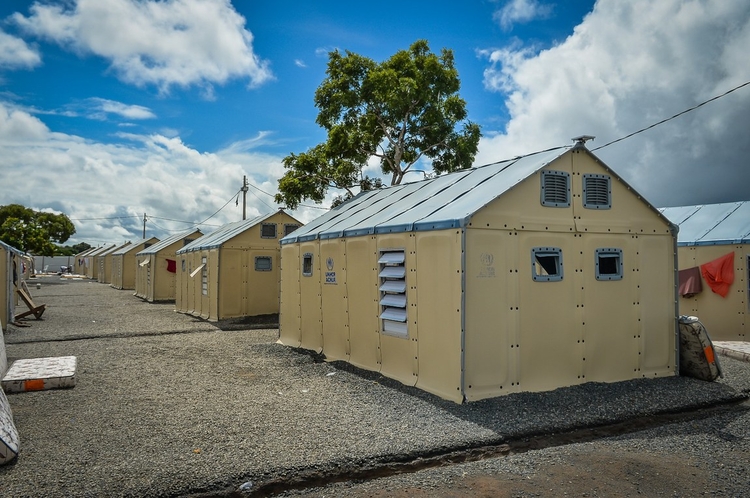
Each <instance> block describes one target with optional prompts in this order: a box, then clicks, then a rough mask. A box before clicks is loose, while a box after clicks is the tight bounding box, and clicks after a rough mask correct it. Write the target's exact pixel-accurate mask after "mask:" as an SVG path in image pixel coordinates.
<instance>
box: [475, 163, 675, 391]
mask: <svg viewBox="0 0 750 498" xmlns="http://www.w3.org/2000/svg"><path fill="white" fill-rule="evenodd" d="M544 169H545V170H556V171H565V172H568V173H569V174H570V179H571V193H572V202H571V206H570V207H562V208H557V207H546V206H543V205H542V204H541V202H540V201H539V199H540V186H541V179H540V176H541V174H540V173H537V174H536V175H533V176H531V177H529V178H528V179H526V180H525V181H523V182H522V183H521V184H519V185H518V186H516V187H514V188H513V189H511V190H510V191H509V192H506V193H505V194H504V195H503V196H501V197H500V198H498V199H496V200H495V201H493V202H491V203H490V204H489V205H488V206H486V207H485V208H483V209H482V210H480V211H479V212H478V213H476V214H475V215H474V216H473V217H472V218H471V221H470V223H469V229H468V230H467V238H466V300H465V302H466V318H465V320H466V335H465V351H466V355H465V379H464V386H465V390H466V398H467V399H468V400H475V399H482V398H486V397H490V396H497V395H501V394H505V393H508V392H515V391H539V390H547V389H553V388H556V387H560V386H565V385H573V384H578V383H582V382H587V381H602V382H612V381H617V380H625V379H629V378H635V377H641V376H654V375H674V374H675V372H676V369H675V337H676V336H675V334H676V316H675V302H674V285H675V277H674V268H675V263H674V250H673V243H674V239H673V236H672V234H671V231H670V226H669V224H668V222H667V221H666V220H665V219H663V218H662V217H660V216H659V215H658V214H657V213H656V212H655V211H654V210H652V209H651V208H649V207H648V206H647V204H645V203H644V202H643V201H642V200H641V199H640V198H638V197H637V195H635V194H634V193H633V192H632V191H631V190H630V189H629V188H628V187H627V185H626V184H624V183H622V182H621V181H619V180H617V178H616V177H615V176H614V175H611V187H612V193H611V201H612V204H611V209H601V210H596V209H585V208H584V207H583V202H582V200H583V196H582V193H583V192H582V183H583V182H582V179H583V175H584V174H587V173H596V174H610V173H611V172H609V171H608V169H607V168H606V167H605V166H604V165H603V164H601V163H599V162H598V161H596V160H594V159H593V158H592V156H590V155H589V154H588V153H585V152H583V151H581V152H578V151H572V153H571V154H568V155H565V156H562V157H560V158H558V159H557V160H555V161H553V162H552V163H550V164H549V165H548V166H546V167H545V168H544ZM530 199H531V201H530ZM533 247H557V248H560V249H562V253H563V268H564V272H563V273H564V278H563V280H562V281H559V282H535V281H533V279H532V277H531V249H532V248H533ZM597 248H618V249H621V250H622V254H623V264H624V273H625V275H624V278H623V279H622V280H616V281H598V280H596V278H595V251H596V249H597Z"/></svg>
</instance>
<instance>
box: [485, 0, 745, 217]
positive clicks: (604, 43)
mask: <svg viewBox="0 0 750 498" xmlns="http://www.w3.org/2000/svg"><path fill="white" fill-rule="evenodd" d="M644 13H648V15H644ZM747 47H750V5H748V4H746V3H744V2H719V1H715V2H684V1H680V0H633V1H629V2H610V1H600V2H597V4H596V5H595V7H594V10H593V11H592V12H591V13H590V14H589V15H588V16H587V17H586V18H585V19H584V21H583V22H582V23H581V24H580V25H579V26H577V27H576V28H575V30H574V33H573V34H572V35H571V36H570V37H568V39H566V40H565V41H564V42H562V43H560V44H559V45H557V46H555V47H552V48H550V49H547V50H542V51H538V50H534V49H533V48H530V47H524V46H511V47H503V48H497V49H488V50H484V51H482V52H480V55H481V56H482V57H486V58H487V60H488V62H489V65H488V68H487V70H486V71H485V75H484V76H485V79H484V81H485V86H486V88H487V89H488V90H490V91H493V92H498V93H500V94H502V95H503V96H504V98H505V99H506V100H505V103H506V106H507V109H508V112H509V114H510V121H509V122H508V123H507V125H506V127H505V129H502V130H488V129H484V130H483V132H484V134H485V137H484V138H483V139H482V141H481V143H480V153H479V154H478V156H477V164H485V163H489V162H493V161H497V160H499V159H505V158H509V157H513V156H515V155H519V154H524V153H528V152H532V151H535V150H539V149H543V148H547V147H551V146H557V145H564V144H566V143H571V142H570V138H572V137H574V136H577V135H582V134H589V135H595V136H596V137H597V138H596V141H595V142H593V143H591V142H590V143H589V144H588V145H589V146H590V147H589V148H591V149H594V148H596V147H597V146H601V145H603V144H605V143H607V142H609V141H611V140H614V139H617V138H619V137H623V136H625V135H627V134H629V133H632V132H634V131H636V130H639V129H641V128H643V127H645V126H648V125H650V124H652V123H655V122H657V121H659V120H661V119H663V118H667V117H670V116H672V115H674V114H676V113H678V112H680V111H682V110H685V109H687V108H690V107H692V106H694V105H696V104H698V103H700V102H703V101H705V100H707V99H709V98H711V97H713V96H715V95H718V94H721V93H723V92H724V91H727V90H729V89H731V88H734V87H735V86H737V85H740V84H741V83H743V82H746V81H749V80H750V66H749V65H748V64H747V63H746V62H743V61H744V59H746V57H747ZM743 57H744V59H743ZM749 128H750V87H745V88H744V89H741V90H737V91H736V92H734V93H731V94H730V95H728V96H727V97H725V98H722V99H720V100H717V101H715V102H712V103H710V104H707V105H706V106H703V107H701V108H700V109H699V110H696V111H694V112H691V113H688V114H685V115H683V116H681V117H679V118H677V119H674V120H672V121H669V122H668V123H666V124H664V125H661V126H659V127H656V128H653V129H651V130H649V131H647V132H645V133H641V134H639V135H636V136H634V137H633V138H630V139H628V140H625V141H622V142H620V143H618V144H616V145H612V146H609V147H606V148H603V149H601V150H600V151H597V152H595V153H596V154H597V155H599V157H601V158H602V159H603V160H604V161H605V162H607V163H608V164H609V165H610V166H612V167H613V168H614V169H615V170H616V171H617V172H618V173H620V174H621V176H623V177H625V179H626V180H627V181H628V182H629V183H631V184H632V185H633V186H634V187H636V189H637V190H639V191H640V192H641V193H642V194H644V196H645V197H646V198H648V199H649V200H651V201H652V203H654V204H659V205H677V204H699V203H709V202H722V201H731V200H739V199H748V198H749V197H748V194H747V188H746V185H748V184H749V183H750V168H747V167H746V162H747V160H746V158H747V157H748V155H749V154H750V141H748V140H747V137H746V130H747V129H749Z"/></svg>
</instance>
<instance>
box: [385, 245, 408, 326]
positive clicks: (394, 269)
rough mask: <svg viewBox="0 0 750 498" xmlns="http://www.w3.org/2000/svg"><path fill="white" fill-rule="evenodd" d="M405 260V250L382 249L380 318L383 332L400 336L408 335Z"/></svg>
mask: <svg viewBox="0 0 750 498" xmlns="http://www.w3.org/2000/svg"><path fill="white" fill-rule="evenodd" d="M405 262H406V256H405V252H404V251H403V250H383V251H380V259H378V264H379V265H380V274H379V276H380V319H381V320H382V325H383V332H384V333H387V334H391V335H396V336H400V337H407V336H408V329H407V323H406V263H405Z"/></svg>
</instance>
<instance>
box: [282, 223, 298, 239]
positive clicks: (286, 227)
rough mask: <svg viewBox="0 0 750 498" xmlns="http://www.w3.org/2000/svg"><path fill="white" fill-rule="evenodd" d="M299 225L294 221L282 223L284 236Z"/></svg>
mask: <svg viewBox="0 0 750 498" xmlns="http://www.w3.org/2000/svg"><path fill="white" fill-rule="evenodd" d="M298 228H299V225H298V224H296V223H284V237H286V236H287V235H289V234H290V233H292V232H293V231H295V230H297V229H298Z"/></svg>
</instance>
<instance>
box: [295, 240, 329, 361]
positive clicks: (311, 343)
mask: <svg viewBox="0 0 750 498" xmlns="http://www.w3.org/2000/svg"><path fill="white" fill-rule="evenodd" d="M299 254H300V261H302V258H303V257H304V255H305V254H312V258H313V261H312V266H313V271H312V275H310V276H305V275H303V276H301V277H300V295H301V296H302V297H301V300H300V329H301V338H302V341H301V344H300V345H301V347H303V348H305V349H311V350H313V351H317V352H320V351H322V350H323V311H322V309H321V291H322V286H323V283H322V280H323V278H324V273H323V272H324V271H325V264H321V261H320V246H319V241H317V240H312V241H309V242H302V243H300V244H299ZM301 264H302V263H300V265H301ZM300 273H301V272H300Z"/></svg>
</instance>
